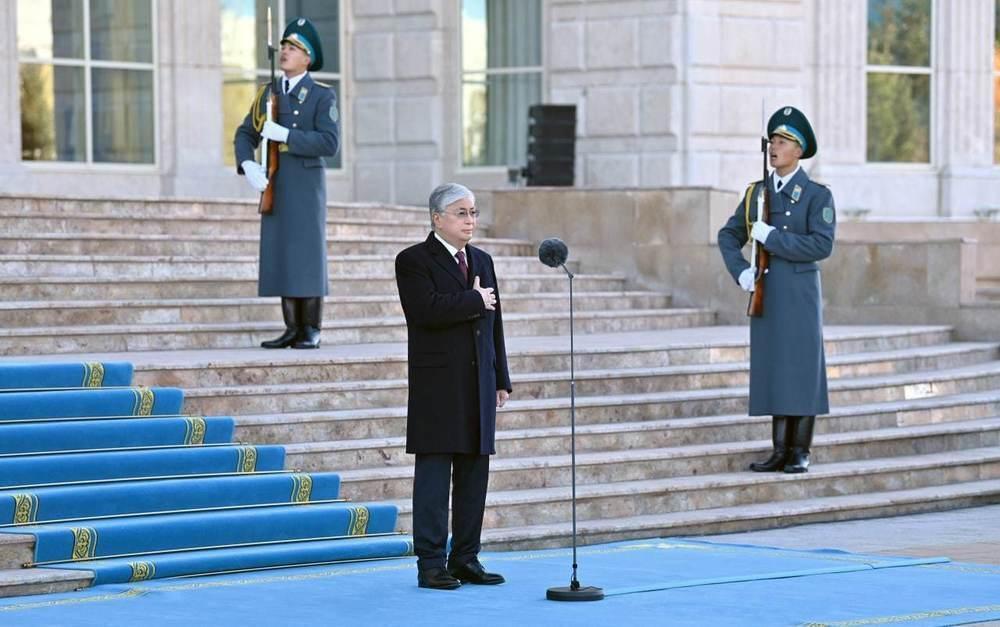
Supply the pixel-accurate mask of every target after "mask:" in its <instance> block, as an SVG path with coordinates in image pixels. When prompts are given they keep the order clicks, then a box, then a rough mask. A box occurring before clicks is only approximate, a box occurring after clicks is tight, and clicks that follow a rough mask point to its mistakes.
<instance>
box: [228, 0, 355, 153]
mask: <svg viewBox="0 0 1000 627" xmlns="http://www.w3.org/2000/svg"><path fill="white" fill-rule="evenodd" d="M219 2H220V5H221V7H220V8H221V15H222V19H221V27H222V66H223V79H222V103H223V126H222V135H223V137H222V145H223V155H224V156H225V161H226V164H228V165H233V161H234V159H235V157H234V155H233V149H232V146H233V135H234V134H235V133H236V128H237V127H238V126H239V125H240V124H242V123H243V118H245V117H246V115H247V112H248V111H249V110H250V104H251V102H252V101H253V97H254V95H255V94H256V93H257V87H258V86H259V85H260V84H261V83H265V82H267V81H269V80H271V63H270V61H268V59H267V7H268V4H270V3H269V1H268V0H219ZM276 4H277V7H276V8H277V14H274V13H273V12H272V15H271V28H272V30H273V33H272V41H273V43H274V46H275V47H276V48H280V43H279V42H280V41H281V34H282V33H283V32H285V26H286V25H287V24H288V22H289V21H290V20H292V19H294V18H296V17H306V18H309V21H311V22H312V23H313V25H314V26H315V27H316V31H317V32H318V33H319V37H320V44H321V45H322V47H323V69H322V71H320V72H310V74H311V75H312V77H313V78H314V79H315V80H317V81H320V82H321V83H326V84H328V85H332V86H333V88H334V90H335V91H336V92H337V106H338V107H340V108H341V111H343V100H341V98H340V94H341V90H340V3H339V2H337V1H336V0H284V2H280V1H279V2H278V3H276ZM272 11H273V9H272ZM274 71H275V72H276V73H277V74H279V75H280V74H281V69H280V68H279V67H278V60H277V58H275V67H274ZM341 119H343V116H341ZM343 132H344V129H343V124H342V125H341V145H343ZM326 162H327V167H331V168H340V167H341V158H340V153H338V154H337V156H336V157H334V158H327V159H326Z"/></svg>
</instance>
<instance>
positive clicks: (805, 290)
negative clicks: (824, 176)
mask: <svg viewBox="0 0 1000 627" xmlns="http://www.w3.org/2000/svg"><path fill="white" fill-rule="evenodd" d="M767 136H768V138H769V140H770V142H769V144H768V146H767V150H768V162H769V164H770V166H771V167H772V168H773V171H772V172H771V173H770V175H769V176H768V177H767V178H766V180H765V181H756V182H754V183H751V184H750V185H749V186H748V187H747V190H746V192H745V194H744V197H743V198H742V199H741V201H740V203H739V205H738V206H737V207H736V212H735V213H734V214H733V216H732V217H731V218H730V219H729V221H728V222H726V225H725V226H724V227H722V229H721V230H720V231H719V236H718V239H719V248H720V250H721V252H722V258H723V260H724V261H725V264H726V268H727V269H728V270H729V274H731V275H732V277H733V279H734V280H735V281H736V282H737V283H738V284H739V285H740V287H741V288H743V289H744V290H746V291H748V292H750V291H753V290H754V285H755V269H754V268H751V267H750V263H749V262H747V260H746V259H745V258H744V256H743V253H742V249H743V246H744V245H745V244H746V243H747V242H748V241H751V240H753V241H755V242H757V243H758V244H759V245H760V246H763V248H764V250H766V251H767V253H768V254H769V269H768V271H767V273H766V274H765V275H764V276H763V279H762V281H763V286H764V288H765V289H764V290H763V294H764V296H763V314H762V315H761V316H759V317H752V318H751V319H750V412H749V413H750V415H751V416H762V415H770V416H772V419H771V438H772V442H773V444H774V450H773V452H772V454H771V456H770V457H769V458H768V459H767V460H766V461H763V462H755V463H753V464H751V466H750V469H751V470H753V471H755V472H774V471H778V472H780V471H782V470H784V471H785V472H787V473H800V472H806V471H807V469H808V467H809V447H810V446H811V444H812V436H813V426H814V424H815V417H816V416H817V415H818V414H826V413H828V412H829V398H828V394H827V382H826V359H825V356H824V353H823V295H822V286H821V282H820V268H819V264H818V263H817V262H819V261H820V260H822V259H826V258H827V257H829V256H830V254H831V253H832V252H833V241H834V231H835V227H836V212H835V210H834V204H833V195H832V194H831V193H830V190H829V189H827V188H826V187H825V186H823V185H820V184H819V183H816V182H814V181H811V180H810V179H809V177H808V176H807V175H806V173H805V171H804V170H803V169H802V168H801V166H800V165H799V160H800V159H808V158H809V157H812V156H813V155H815V154H816V148H817V146H816V136H815V134H814V133H813V130H812V127H811V126H810V124H809V120H808V119H806V116H805V115H803V114H802V112H801V111H799V110H798V109H796V108H794V107H782V108H781V109H779V110H778V111H776V112H775V113H774V115H772V116H771V118H770V120H769V121H768V123H767ZM762 184H764V185H767V186H768V191H769V193H770V198H771V201H770V219H769V221H768V222H764V221H762V220H759V219H758V218H757V206H756V203H755V202H754V199H756V198H757V195H758V192H759V191H760V189H761V187H760V186H761V185H762Z"/></svg>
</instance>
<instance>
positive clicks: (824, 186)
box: [809, 179, 830, 189]
mask: <svg viewBox="0 0 1000 627" xmlns="http://www.w3.org/2000/svg"><path fill="white" fill-rule="evenodd" d="M809 182H810V183H815V184H816V187H822V188H824V189H830V186H829V185H827V184H826V183H821V182H820V181H814V180H812V179H809Z"/></svg>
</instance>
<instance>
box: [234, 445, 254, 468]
mask: <svg viewBox="0 0 1000 627" xmlns="http://www.w3.org/2000/svg"><path fill="white" fill-rule="evenodd" d="M237 464H238V468H237V472H254V471H255V470H257V449H256V448H254V447H252V446H243V447H240V452H239V460H238V461H237Z"/></svg>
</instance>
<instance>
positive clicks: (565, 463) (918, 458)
mask: <svg viewBox="0 0 1000 627" xmlns="http://www.w3.org/2000/svg"><path fill="white" fill-rule="evenodd" d="M984 420H988V421H990V422H991V424H989V425H984V426H983V427H982V428H973V427H970V428H968V429H967V430H941V431H938V432H933V431H930V432H926V431H925V432H917V431H915V432H913V433H914V434H918V435H919V434H921V433H922V434H924V435H922V436H920V437H933V436H935V435H948V434H959V435H961V434H963V433H983V432H987V431H995V430H998V429H1000V421H998V419H997V418H991V419H984ZM967 422H977V421H967ZM922 426H925V425H921V427H922ZM900 429H905V427H900ZM879 431H887V432H888V433H886V434H881V433H878V432H854V433H851V432H848V433H846V434H836V437H830V436H826V437H824V436H817V437H816V438H815V440H814V443H813V453H814V454H815V451H816V450H819V449H821V448H824V447H826V446H831V445H838V446H844V445H848V444H852V443H856V442H866V441H891V440H900V439H907V438H910V437H914V436H913V435H910V434H896V433H895V429H893V430H888V429H882V430H879ZM873 433H878V437H877V438H876V439H875V440H865V439H864V437H868V438H872V437H873V435H872V434H873ZM857 434H864V436H860V435H857ZM768 448H769V447H768V445H767V442H766V441H764V440H758V441H750V442H724V443H721V444H693V445H685V446H676V447H669V448H653V449H630V450H624V451H594V452H591V451H588V452H583V453H577V455H576V465H577V466H601V465H611V464H620V463H638V462H646V461H670V460H675V459H690V458H697V457H704V456H706V455H714V456H722V455H737V454H744V453H752V452H755V451H761V450H766V449H768ZM300 450H301V449H300V448H298V447H293V446H288V445H286V446H285V453H286V455H287V456H288V457H289V461H288V464H289V465H294V459H292V458H293V457H294V456H295V455H297V454H306V453H309V451H303V452H302V453H300V452H299V451H300ZM971 451H980V453H979V455H983V454H985V453H983V452H990V455H991V456H992V458H995V459H997V460H1000V446H997V447H984V448H977V449H967V450H961V451H947V452H945V453H928V454H923V455H910V456H902V457H894V458H879V459H876V460H854V461H850V462H832V463H824V464H823V466H824V467H826V466H833V465H837V466H838V467H841V466H843V465H848V464H850V465H858V466H863V467H865V468H868V467H869V466H872V465H874V464H875V463H876V462H877V463H879V464H882V465H883V466H884V465H886V464H890V465H892V464H896V465H904V464H908V463H917V464H922V463H931V462H925V460H928V459H931V460H934V461H933V463H935V464H938V465H946V464H948V463H950V461H957V460H961V459H964V458H966V457H968V456H970V455H972V453H971ZM569 467H570V455H546V456H535V457H502V458H499V459H494V460H491V462H490V471H491V472H516V471H524V470H532V469H538V470H547V469H553V468H569ZM337 473H338V474H339V475H340V478H341V481H342V482H343V483H344V484H348V483H352V482H356V481H371V480H390V479H406V478H409V477H412V476H413V468H412V465H410V464H401V465H398V466H380V467H377V468H355V469H345V470H338V471H337ZM774 474H777V473H774ZM711 476H713V475H698V476H697V477H692V478H691V479H693V480H701V479H705V478H706V477H711ZM681 479H683V478H679V477H672V478H671V480H681Z"/></svg>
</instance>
